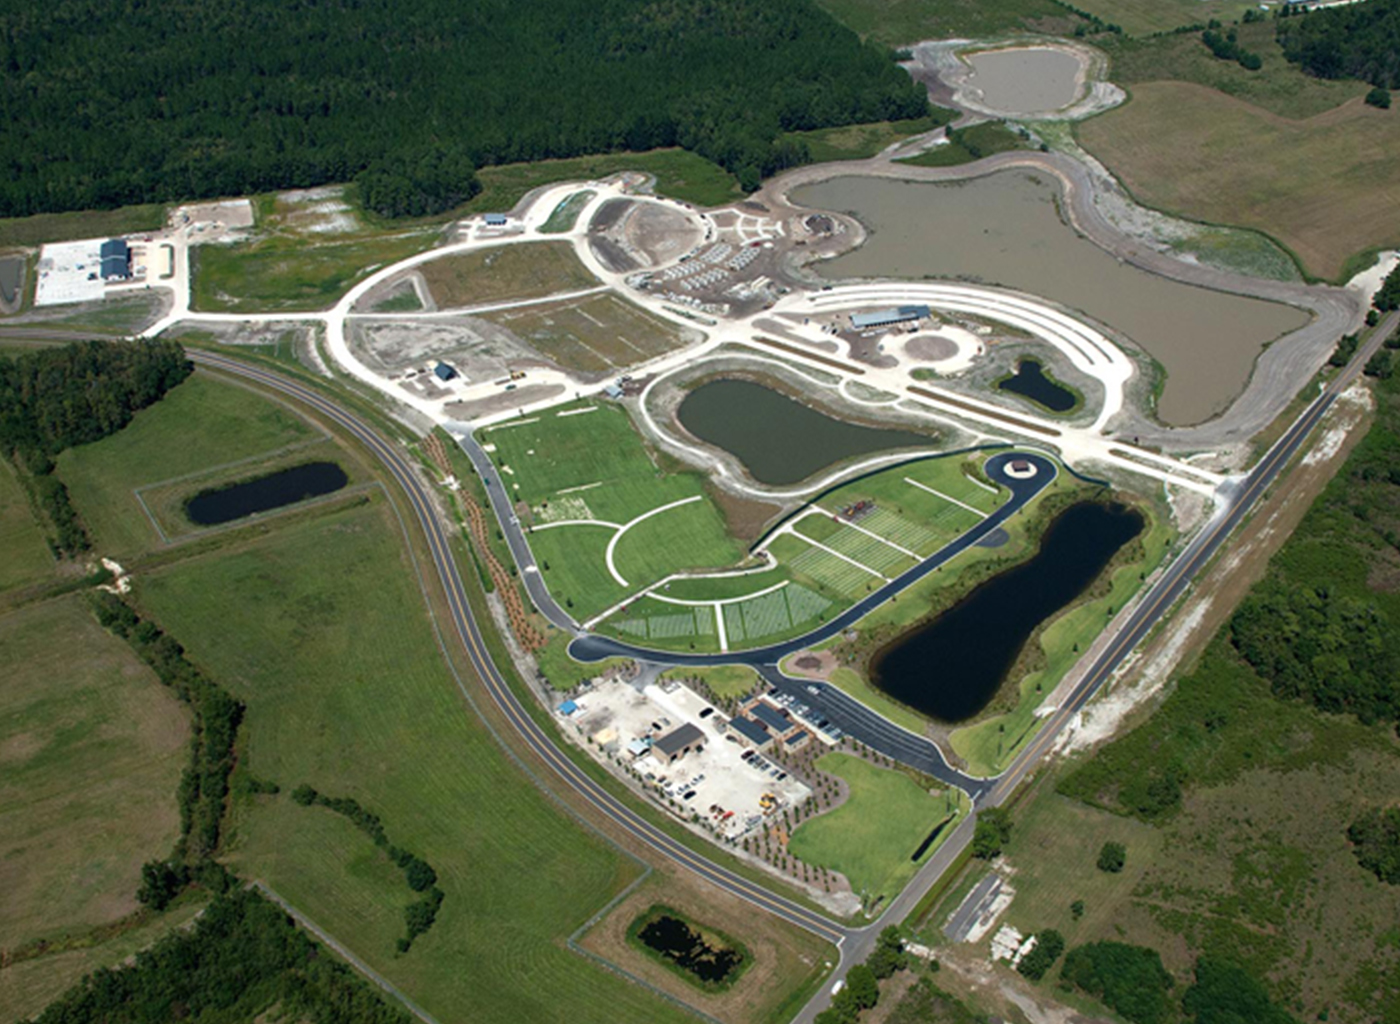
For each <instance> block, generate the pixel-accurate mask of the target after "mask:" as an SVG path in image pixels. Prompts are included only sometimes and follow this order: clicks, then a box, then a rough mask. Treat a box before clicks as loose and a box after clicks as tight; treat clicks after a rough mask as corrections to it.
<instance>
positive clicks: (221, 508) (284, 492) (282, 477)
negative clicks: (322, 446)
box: [185, 462, 350, 526]
mask: <svg viewBox="0 0 1400 1024" xmlns="http://www.w3.org/2000/svg"><path fill="white" fill-rule="evenodd" d="M349 482H350V478H349V477H347V476H346V475H345V470H343V469H341V468H340V467H339V466H337V465H336V464H335V463H334V462H306V463H303V464H302V465H300V466H292V467H291V468H290V469H283V470H280V471H278V472H276V473H269V474H268V475H267V476H260V477H258V478H257V479H255V480H245V481H243V482H242V483H236V484H230V485H229V486H227V487H220V488H218V489H216V490H209V491H202V492H200V493H199V494H196V495H195V496H194V497H193V498H191V499H190V500H189V501H187V502H186V503H185V515H187V516H188V517H189V519H190V521H191V522H192V523H195V524H197V525H199V526H217V525H219V524H220V523H231V522H233V521H234V520H235V519H242V518H243V517H244V516H251V515H253V514H255V513H257V512H270V511H272V510H273V509H276V508H282V507H283V506H284V505H291V504H293V503H295V502H298V501H305V500H306V499H307V498H319V497H320V496H321V495H323V494H333V493H334V492H336V491H338V490H340V489H341V488H342V487H344V486H345V485H346V484H348V483H349Z"/></svg>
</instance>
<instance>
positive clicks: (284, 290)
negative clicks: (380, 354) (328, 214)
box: [190, 229, 438, 313]
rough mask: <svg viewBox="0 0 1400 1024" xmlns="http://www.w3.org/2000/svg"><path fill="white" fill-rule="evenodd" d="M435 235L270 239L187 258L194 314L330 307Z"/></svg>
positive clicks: (209, 248)
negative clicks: (373, 273) (374, 272)
mask: <svg viewBox="0 0 1400 1024" xmlns="http://www.w3.org/2000/svg"><path fill="white" fill-rule="evenodd" d="M437 238H438V234H437V232H436V231H434V230H431V229H419V230H411V231H402V230H400V231H396V232H394V233H386V234H381V235H373V234H370V235H357V236H353V237H349V238H338V239H335V240H334V241H325V240H319V241H318V240H315V239H314V238H308V237H303V236H301V235H287V234H273V235H268V236H265V237H261V238H256V239H254V240H252V241H248V242H240V243H236V244H233V245H202V246H199V247H197V248H195V249H194V250H192V251H191V253H190V273H191V275H192V277H193V281H192V294H191V303H190V305H191V308H193V309H197V310H202V311H205V312H211V313H258V312H266V311H277V312H293V311H299V310H320V309H329V308H330V307H331V306H334V305H335V303H336V301H337V300H338V299H339V298H340V297H341V296H342V295H344V294H345V293H346V292H347V291H349V290H350V288H351V287H353V286H354V285H355V283H356V282H358V281H360V280H362V279H363V278H365V277H367V276H369V274H371V273H372V272H373V271H375V270H376V269H378V268H379V267H382V266H385V265H387V264H390V263H395V262H397V261H398V260H401V259H404V258H405V257H408V256H412V255H413V254H414V253H417V252H422V251H423V250H424V249H427V248H429V247H431V246H432V245H433V244H434V243H435V242H436V241H437Z"/></svg>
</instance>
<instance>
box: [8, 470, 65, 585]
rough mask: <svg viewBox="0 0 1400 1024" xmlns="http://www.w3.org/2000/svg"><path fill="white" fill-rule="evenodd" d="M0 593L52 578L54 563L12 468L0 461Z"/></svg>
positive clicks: (27, 498)
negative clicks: (0, 591) (1, 553)
mask: <svg viewBox="0 0 1400 1024" xmlns="http://www.w3.org/2000/svg"><path fill="white" fill-rule="evenodd" d="M0 551H3V552H4V553H5V557H4V558H3V559H0V590H9V589H10V588H11V587H18V586H23V585H24V584H26V583H37V582H39V581H40V580H43V579H46V578H48V577H50V576H52V575H53V572H54V560H53V556H52V555H51V554H50V553H49V546H48V544H47V543H46V542H45V541H44V532H43V530H41V529H40V528H39V524H38V523H37V522H36V521H35V519H34V514H33V513H32V512H31V511H30V509H29V497H28V496H27V495H26V494H25V493H24V486H23V485H22V484H21V483H20V482H19V478H18V477H16V476H15V471H14V468H13V467H12V466H11V465H10V464H9V463H8V462H6V461H5V460H3V459H0Z"/></svg>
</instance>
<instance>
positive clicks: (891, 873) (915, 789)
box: [790, 753, 965, 898]
mask: <svg viewBox="0 0 1400 1024" xmlns="http://www.w3.org/2000/svg"><path fill="white" fill-rule="evenodd" d="M817 767H818V768H820V769H822V770H823V771H828V772H831V773H833V774H835V775H839V776H841V778H843V779H845V780H846V783H847V784H848V785H849V786H850V788H851V792H850V797H849V799H847V801H846V802H845V803H843V804H842V805H841V806H840V807H838V808H836V809H835V810H834V811H828V812H827V813H826V814H822V815H818V816H817V817H815V818H811V819H808V820H807V821H805V822H803V823H802V824H801V825H800V826H798V828H797V830H796V831H795V832H794V833H793V835H792V842H791V845H790V848H791V849H792V852H793V854H794V855H795V856H797V857H799V858H800V859H801V860H803V861H805V862H806V863H808V864H816V865H821V866H822V867H826V868H830V869H831V870H833V871H839V872H841V873H842V874H843V875H845V876H846V878H847V879H848V880H849V881H850V883H851V888H852V889H853V890H854V891H855V892H856V893H857V894H863V895H864V896H866V897H868V898H873V897H876V896H884V897H886V898H892V897H894V896H895V895H896V894H897V893H898V892H899V891H900V889H902V888H903V887H904V884H905V883H906V882H908V881H909V879H910V878H912V877H913V876H914V872H915V871H917V870H918V868H919V865H920V864H922V863H924V861H926V860H927V859H928V858H929V856H930V855H931V854H932V853H933V851H934V850H935V849H937V848H938V845H939V841H941V839H942V838H944V837H946V836H947V835H948V834H949V833H950V832H951V831H952V827H953V826H954V825H955V824H956V815H957V814H959V813H960V812H961V810H962V804H963V802H964V799H965V798H963V797H962V796H961V795H960V794H958V793H957V792H956V791H953V790H948V791H946V792H945V793H943V794H940V795H936V796H935V795H932V794H930V793H928V792H926V791H925V790H923V789H921V788H920V787H919V786H918V785H917V784H915V783H914V781H913V780H912V779H910V778H909V777H908V776H907V775H904V774H903V773H901V772H897V771H891V770H889V769H885V768H876V767H875V766H874V765H872V764H870V763H869V762H868V761H864V760H862V759H860V758H857V757H852V756H850V755H849V754H837V753H830V754H824V755H822V757H821V758H819V759H818V761H817ZM950 818H951V819H952V820H949V821H948V824H947V825H946V826H945V827H944V828H943V831H942V832H941V833H940V835H939V840H936V841H935V842H934V843H932V844H930V846H929V848H928V849H927V850H925V851H924V853H923V855H922V856H921V857H920V858H919V860H918V861H915V860H913V859H912V858H913V854H914V853H915V851H916V850H917V849H918V848H919V846H920V845H921V844H922V843H923V841H924V840H925V839H926V838H927V837H928V835H929V833H930V832H932V831H933V829H934V827H935V826H937V825H938V824H939V822H941V821H944V820H945V819H950Z"/></svg>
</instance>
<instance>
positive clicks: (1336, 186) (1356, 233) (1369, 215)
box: [1079, 82, 1400, 279]
mask: <svg viewBox="0 0 1400 1024" xmlns="http://www.w3.org/2000/svg"><path fill="white" fill-rule="evenodd" d="M1079 137H1080V139H1081V141H1082V142H1083V144H1084V146H1085V147H1086V148H1087V149H1088V150H1089V151H1090V152H1092V153H1093V154H1094V155H1095V156H1097V157H1098V158H1099V159H1100V160H1102V161H1103V162H1104V163H1105V164H1107V165H1108V167H1109V168H1111V169H1112V170H1113V172H1114V173H1115V174H1117V175H1118V176H1119V177H1120V178H1122V180H1123V181H1124V183H1125V184H1126V185H1127V186H1128V188H1129V189H1131V190H1132V192H1133V194H1134V196H1136V197H1137V198H1138V199H1139V200H1141V201H1142V202H1144V203H1146V204H1148V205H1149V206H1154V207H1158V208H1161V209H1164V210H1168V211H1171V212H1174V213H1179V214H1182V215H1184V216H1187V217H1190V218H1192V219H1195V220H1204V221H1212V222H1217V223H1224V224H1234V225H1239V226H1243V227H1250V228H1255V229H1257V230H1259V231H1263V232H1265V233H1267V234H1269V235H1271V236H1273V237H1274V238H1276V239H1278V240H1279V241H1280V242H1282V243H1283V244H1284V245H1286V246H1287V247H1288V248H1290V249H1291V250H1292V251H1293V252H1294V253H1295V254H1296V255H1297V257H1298V258H1299V259H1300V260H1301V261H1302V263H1303V266H1304V267H1305V268H1306V269H1307V270H1308V271H1309V272H1310V273H1312V274H1314V275H1316V276H1319V277H1324V278H1328V279H1336V278H1338V277H1339V276H1341V275H1343V273H1344V271H1347V270H1348V269H1354V268H1348V263H1347V261H1348V258H1349V257H1351V256H1352V255H1354V254H1356V253H1358V252H1360V251H1362V250H1365V249H1369V248H1373V247H1377V246H1387V245H1395V244H1397V243H1400V227H1397V225H1400V163H1397V161H1396V160H1395V153H1396V152H1397V151H1400V120H1397V119H1396V118H1394V117H1391V116H1390V112H1389V111H1383V110H1377V109H1376V108H1374V107H1369V106H1366V105H1365V104H1364V103H1362V102H1361V100H1360V99H1359V98H1357V99H1352V100H1350V101H1348V102H1346V103H1345V104H1343V105H1342V106H1340V107H1337V108H1335V109H1332V110H1328V111H1327V112H1325V113H1321V114H1317V115H1315V116H1312V117H1309V118H1307V119H1305V120H1297V121H1294V120H1286V119H1285V118H1282V117H1279V116H1277V115H1275V114H1271V113H1269V112H1268V111H1265V110H1263V109H1261V108H1259V107H1257V106H1252V105H1250V104H1249V103H1246V102H1243V101H1241V100H1238V99H1234V98H1232V97H1230V96H1227V95H1225V94H1224V93H1221V92H1218V91H1216V90H1214V89H1208V88H1204V87H1202V86H1199V85H1191V84H1187V83H1183V82H1152V83H1145V84H1142V85H1138V86H1135V87H1134V89H1133V98H1132V101H1131V102H1129V103H1128V104H1126V105H1125V106H1123V107H1121V108H1119V109H1117V110H1114V111H1110V112H1109V113H1107V114H1104V115H1102V116H1100V117H1096V118H1093V119H1091V120H1089V121H1086V122H1084V123H1083V124H1082V125H1081V126H1080V128H1079Z"/></svg>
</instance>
